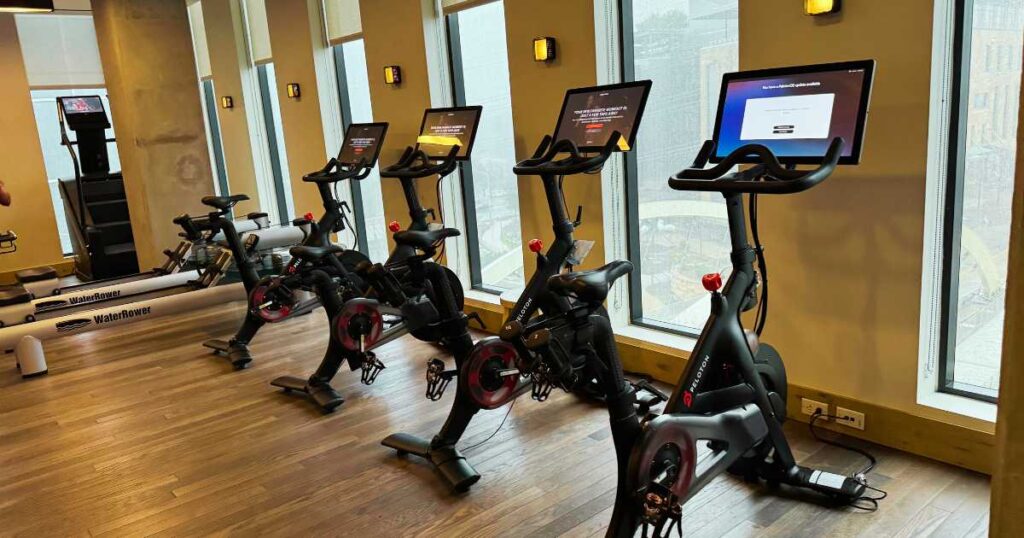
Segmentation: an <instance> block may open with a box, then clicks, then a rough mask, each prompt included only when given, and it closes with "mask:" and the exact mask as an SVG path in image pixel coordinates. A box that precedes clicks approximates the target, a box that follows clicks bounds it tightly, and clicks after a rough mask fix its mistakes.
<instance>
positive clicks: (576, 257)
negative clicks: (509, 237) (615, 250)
mask: <svg viewBox="0 0 1024 538" xmlns="http://www.w3.org/2000/svg"><path fill="white" fill-rule="evenodd" d="M592 248H594V242H593V241H587V240H584V239H577V240H575V241H573V242H572V252H570V253H569V258H568V259H567V260H566V262H567V263H568V264H569V265H581V264H582V263H583V260H585V259H586V258H587V254H590V249H592Z"/></svg>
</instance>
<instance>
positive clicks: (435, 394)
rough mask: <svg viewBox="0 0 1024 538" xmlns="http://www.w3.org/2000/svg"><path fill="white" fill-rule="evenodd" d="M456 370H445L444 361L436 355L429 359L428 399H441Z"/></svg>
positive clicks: (433, 400)
mask: <svg viewBox="0 0 1024 538" xmlns="http://www.w3.org/2000/svg"><path fill="white" fill-rule="evenodd" d="M456 372H457V371H456V370H445V369H444V361H442V360H441V359H438V358H436V357H435V358H433V359H430V360H429V361H427V399H428V400H430V401H432V402H436V401H438V400H440V399H441V396H443V395H444V391H445V389H447V388H448V384H449V383H451V382H452V379H453V378H454V377H455V374H456Z"/></svg>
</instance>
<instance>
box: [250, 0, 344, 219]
mask: <svg viewBox="0 0 1024 538" xmlns="http://www.w3.org/2000/svg"><path fill="white" fill-rule="evenodd" d="M266 6H267V25H268V28H269V29H270V48H271V49H272V50H273V51H274V71H275V73H276V75H277V95H278V98H279V99H280V104H281V123H282V126H281V127H282V129H283V130H284V142H285V149H286V151H287V153H288V170H286V171H285V173H287V174H288V175H289V178H290V180H291V188H292V199H293V200H294V201H295V212H296V214H299V215H301V214H304V213H306V212H312V213H313V214H314V215H319V214H321V213H323V202H322V201H321V200H320V195H319V194H318V192H317V189H316V187H315V186H314V185H311V184H309V183H306V182H304V181H302V176H303V175H305V174H308V173H310V172H313V171H316V170H319V169H320V168H323V166H324V163H325V162H326V161H327V158H326V156H327V155H328V154H329V153H330V154H336V153H337V152H338V147H337V146H338V145H339V144H340V140H338V141H332V142H331V144H330V145H331V146H333V147H331V148H328V147H327V146H328V144H327V142H326V139H325V135H324V116H323V114H322V110H321V101H322V100H328V99H329V100H331V102H333V103H337V101H338V96H337V89H336V88H337V86H336V83H335V85H334V86H332V87H333V88H335V89H334V95H327V94H326V93H325V94H324V95H322V96H321V95H320V94H321V91H320V88H319V87H318V73H317V67H318V66H317V61H316V60H317V55H318V54H319V53H320V52H322V51H321V50H317V49H321V48H322V47H315V46H314V43H315V42H317V43H318V42H320V41H322V40H323V39H324V38H323V36H322V35H320V34H314V33H313V32H321V33H322V32H323V30H322V29H321V28H320V25H319V24H318V21H320V18H321V17H320V12H319V2H316V1H315V0H314V1H310V0H266ZM332 74H333V70H332V72H331V75H332ZM319 76H320V77H327V76H330V75H329V74H328V73H326V72H323V71H321V73H319ZM293 82H294V83H297V84H299V89H300V96H299V97H298V98H289V97H288V92H287V89H286V87H287V85H288V84H289V83H293ZM335 108H337V106H335ZM335 115H336V118H335V119H334V123H336V124H337V125H335V129H336V130H337V131H338V132H340V130H341V117H340V116H338V115H337V114H335ZM340 190H343V189H339V191H340Z"/></svg>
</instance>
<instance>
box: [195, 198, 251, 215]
mask: <svg viewBox="0 0 1024 538" xmlns="http://www.w3.org/2000/svg"><path fill="white" fill-rule="evenodd" d="M248 199H249V197H248V196H246V195H244V194H233V195H231V196H204V197H203V200H202V201H203V205H208V206H210V207H212V208H215V209H219V210H221V211H227V210H229V209H231V208H232V207H235V204H237V203H238V202H242V201H245V200H248Z"/></svg>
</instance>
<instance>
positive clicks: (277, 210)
mask: <svg viewBox="0 0 1024 538" xmlns="http://www.w3.org/2000/svg"><path fill="white" fill-rule="evenodd" d="M241 5H242V7H243V8H244V9H243V11H244V13H243V14H242V15H243V21H242V22H243V23H244V27H245V35H246V38H247V46H248V49H247V53H248V58H249V62H250V67H251V70H249V71H246V70H243V73H242V85H243V89H242V93H243V95H244V97H245V99H246V104H247V105H249V107H247V108H251V110H252V111H254V112H256V113H255V114H251V115H249V116H247V117H248V119H249V122H250V123H249V125H250V127H249V128H250V136H252V137H253V140H254V145H253V159H254V160H255V164H256V187H257V190H258V191H259V199H260V206H261V208H262V209H263V210H264V211H266V212H267V213H268V214H270V217H271V218H272V219H273V218H275V217H276V218H277V219H279V221H280V222H289V221H291V219H292V218H293V215H294V211H295V208H294V203H293V202H292V188H291V181H290V180H289V176H288V156H287V153H286V152H285V144H284V130H283V129H282V126H281V109H280V100H279V99H278V92H277V76H276V74H275V72H274V63H273V56H272V51H271V48H270V31H269V29H268V26H267V9H266V5H265V4H264V0H244V1H243V2H242V4H241Z"/></svg>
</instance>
